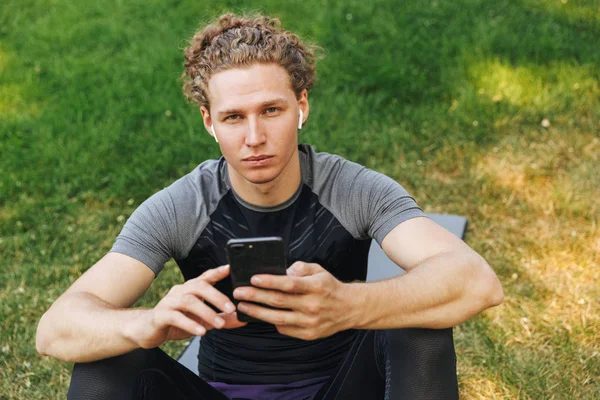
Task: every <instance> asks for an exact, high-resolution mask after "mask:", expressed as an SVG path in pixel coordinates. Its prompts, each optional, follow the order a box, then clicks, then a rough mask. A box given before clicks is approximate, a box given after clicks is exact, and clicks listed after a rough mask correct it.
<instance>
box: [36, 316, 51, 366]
mask: <svg viewBox="0 0 600 400" xmlns="http://www.w3.org/2000/svg"><path fill="white" fill-rule="evenodd" d="M44 317H46V314H44V315H43V316H42V318H41V319H40V322H39V323H38V326H37V330H36V332H35V349H36V350H37V352H38V354H39V355H40V356H48V355H50V354H49V350H48V347H49V342H50V340H49V338H48V336H49V335H48V332H47V329H45V326H44Z"/></svg>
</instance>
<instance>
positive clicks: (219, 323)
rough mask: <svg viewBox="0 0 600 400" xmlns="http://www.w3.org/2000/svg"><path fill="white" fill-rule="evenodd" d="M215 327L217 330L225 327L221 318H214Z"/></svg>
mask: <svg viewBox="0 0 600 400" xmlns="http://www.w3.org/2000/svg"><path fill="white" fill-rule="evenodd" d="M215 325H216V326H217V328H221V327H222V326H223V325H225V320H224V319H223V318H221V317H217V318H215Z"/></svg>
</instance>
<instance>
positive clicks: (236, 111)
mask: <svg viewBox="0 0 600 400" xmlns="http://www.w3.org/2000/svg"><path fill="white" fill-rule="evenodd" d="M285 102H286V99H285V98H284V97H277V98H275V99H272V100H267V101H263V102H262V103H260V104H259V105H258V108H265V107H269V106H273V105H276V104H280V103H285ZM243 112H244V110H242V109H240V108H230V109H227V110H223V111H219V112H217V115H226V114H241V113H243Z"/></svg>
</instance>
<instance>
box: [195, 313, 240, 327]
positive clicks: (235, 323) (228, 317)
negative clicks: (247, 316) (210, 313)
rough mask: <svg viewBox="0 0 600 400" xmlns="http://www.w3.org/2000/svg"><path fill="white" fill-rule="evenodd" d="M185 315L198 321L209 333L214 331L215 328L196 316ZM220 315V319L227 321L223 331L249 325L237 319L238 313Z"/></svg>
mask: <svg viewBox="0 0 600 400" xmlns="http://www.w3.org/2000/svg"><path fill="white" fill-rule="evenodd" d="M185 314H186V316H187V317H188V318H191V319H192V320H194V321H196V322H197V323H199V324H200V325H202V326H204V328H206V330H207V331H209V330H211V329H214V327H213V326H212V325H210V324H208V323H207V322H205V321H203V320H202V319H200V318H198V317H196V316H195V315H193V314H190V313H185ZM218 315H219V317H221V318H223V320H224V321H225V325H223V327H222V328H221V329H235V328H240V327H242V326H245V325H247V324H248V323H247V322H242V321H240V320H239V319H238V317H237V313H236V312H234V313H220V314H218Z"/></svg>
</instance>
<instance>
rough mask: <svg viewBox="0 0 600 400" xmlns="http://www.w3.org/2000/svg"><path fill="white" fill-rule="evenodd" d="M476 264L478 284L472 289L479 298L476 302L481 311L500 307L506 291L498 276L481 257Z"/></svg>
mask: <svg viewBox="0 0 600 400" xmlns="http://www.w3.org/2000/svg"><path fill="white" fill-rule="evenodd" d="M474 264H475V269H476V272H475V276H477V282H476V284H475V285H472V287H473V288H474V291H473V294H474V296H476V298H477V301H476V302H477V303H478V304H480V311H483V310H485V309H488V308H490V307H496V306H499V305H500V304H502V302H503V301H504V289H503V288H502V284H501V283H500V280H499V279H498V276H497V275H496V273H495V272H494V270H493V269H492V267H490V265H489V264H488V263H487V262H486V261H485V260H484V259H483V258H482V257H481V256H478V257H477V260H476V262H475V263H474Z"/></svg>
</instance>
